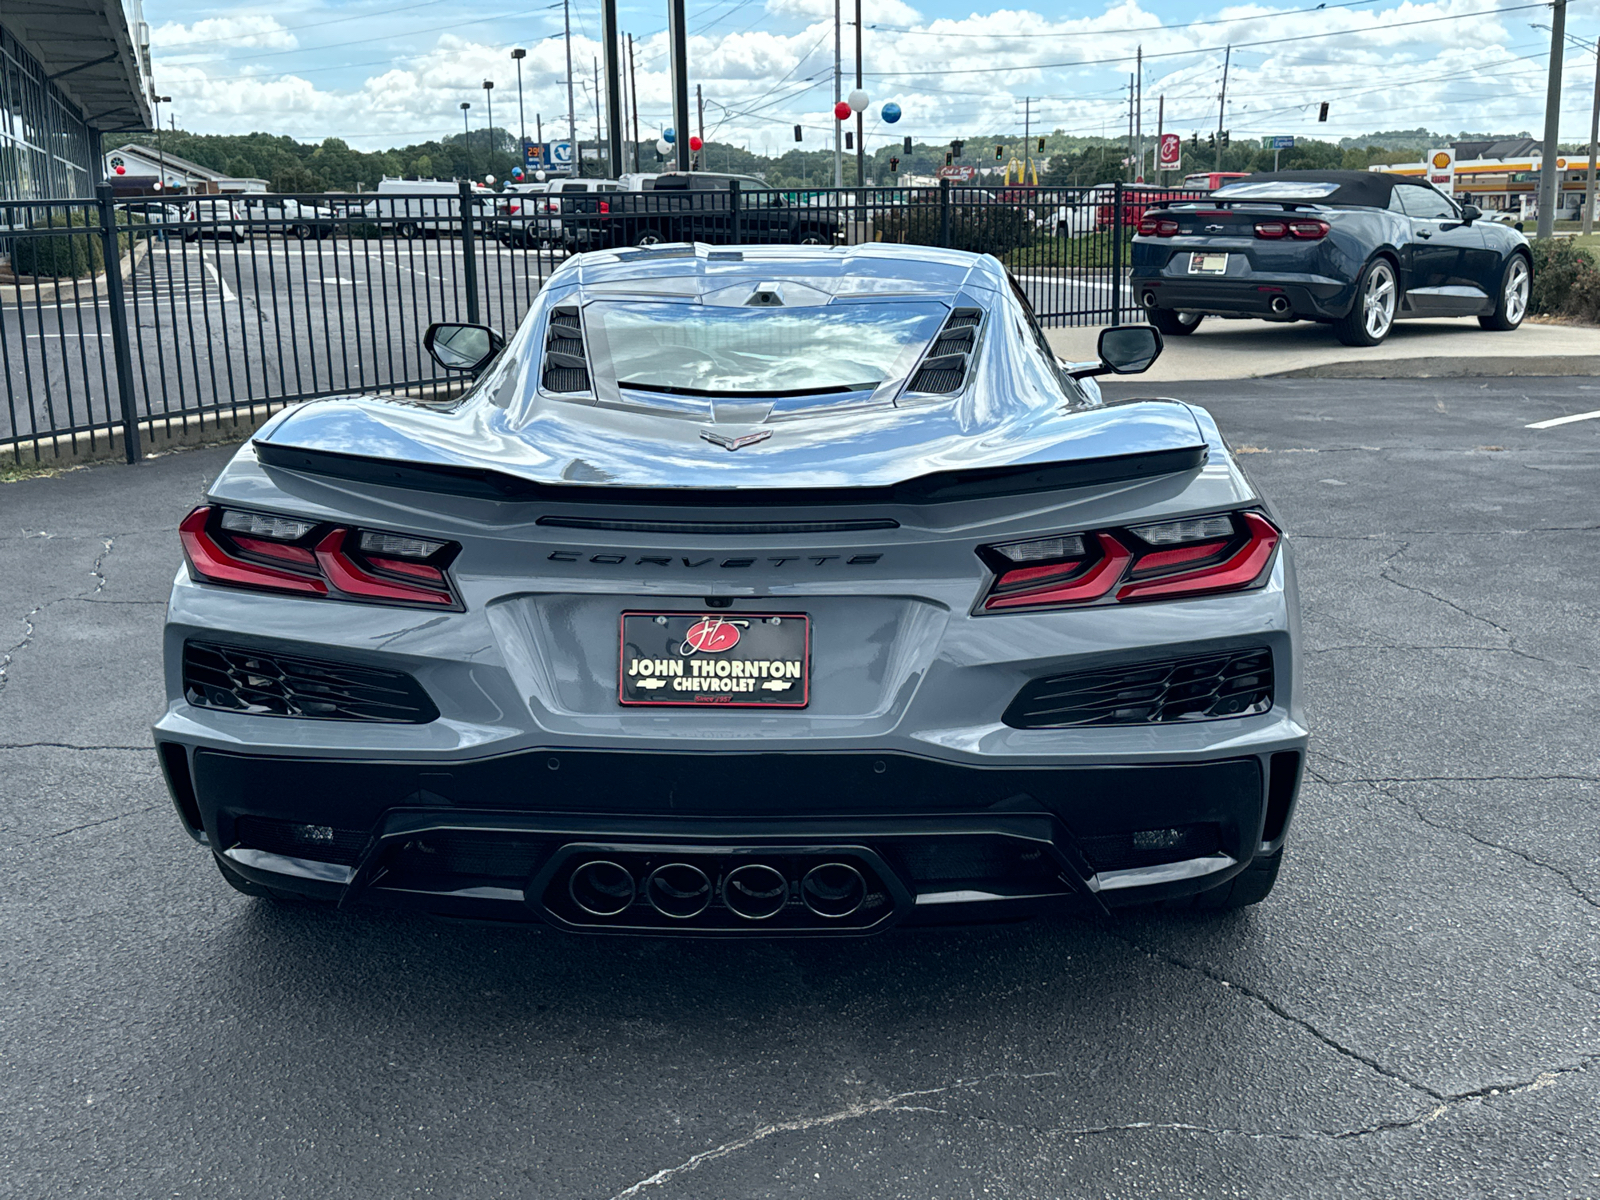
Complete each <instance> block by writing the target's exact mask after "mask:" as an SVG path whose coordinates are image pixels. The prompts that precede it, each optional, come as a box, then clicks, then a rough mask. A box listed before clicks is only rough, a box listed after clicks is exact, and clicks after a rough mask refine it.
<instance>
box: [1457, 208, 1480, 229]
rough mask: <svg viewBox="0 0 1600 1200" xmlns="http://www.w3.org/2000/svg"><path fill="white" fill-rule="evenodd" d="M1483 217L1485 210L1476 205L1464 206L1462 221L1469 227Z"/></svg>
mask: <svg viewBox="0 0 1600 1200" xmlns="http://www.w3.org/2000/svg"><path fill="white" fill-rule="evenodd" d="M1481 216H1483V209H1481V208H1479V207H1478V206H1477V205H1476V204H1463V205H1462V206H1461V219H1462V220H1463V221H1465V222H1466V223H1467V224H1468V225H1471V224H1472V223H1473V222H1474V221H1476V220H1477V219H1478V218H1479V217H1481Z"/></svg>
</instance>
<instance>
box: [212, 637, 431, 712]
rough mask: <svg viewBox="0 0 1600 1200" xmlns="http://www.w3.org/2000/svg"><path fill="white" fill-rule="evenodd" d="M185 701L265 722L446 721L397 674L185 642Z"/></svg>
mask: <svg viewBox="0 0 1600 1200" xmlns="http://www.w3.org/2000/svg"><path fill="white" fill-rule="evenodd" d="M183 693H184V698H185V699H186V700H188V702H189V703H190V704H193V705H196V706H197V707H200V708H220V709H224V710H226V711H228V712H240V713H250V714H252V715H255V716H266V717H304V718H310V719H312V720H320V721H380V722H384V723H387V724H402V725H425V724H427V723H428V722H429V721H436V720H438V718H439V710H438V709H437V708H435V707H434V703H433V701H432V700H430V699H429V698H428V694H427V693H426V692H425V691H423V690H422V685H421V684H419V683H418V682H417V681H416V680H415V679H413V678H411V676H409V675H403V674H401V673H400V672H398V671H380V670H377V669H375V668H373V667H356V666H351V665H349V664H347V663H335V662H324V661H321V660H318V659H311V658H300V657H297V656H295V655H289V654H278V653H266V652H263V651H260V650H250V649H246V648H245V647H243V646H224V645H218V644H216V643H213V642H185V643H184V646H183Z"/></svg>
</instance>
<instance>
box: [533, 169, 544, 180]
mask: <svg viewBox="0 0 1600 1200" xmlns="http://www.w3.org/2000/svg"><path fill="white" fill-rule="evenodd" d="M533 177H534V178H535V179H537V180H538V181H539V182H540V183H543V182H544V172H543V171H535V172H534V173H533Z"/></svg>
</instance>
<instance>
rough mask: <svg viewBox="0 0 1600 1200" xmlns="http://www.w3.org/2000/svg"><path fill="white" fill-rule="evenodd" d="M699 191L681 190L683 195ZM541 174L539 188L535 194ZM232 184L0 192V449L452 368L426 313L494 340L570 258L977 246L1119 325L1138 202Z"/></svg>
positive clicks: (913, 191) (723, 189) (115, 434)
mask: <svg viewBox="0 0 1600 1200" xmlns="http://www.w3.org/2000/svg"><path fill="white" fill-rule="evenodd" d="M702 185H704V186H702ZM555 187H559V185H555ZM555 187H553V188H552V190H551V191H549V192H544V193H507V194H500V195H496V194H493V193H488V192H483V191H481V190H472V189H469V187H468V186H467V185H466V184H462V185H460V187H459V189H458V190H457V191H455V192H437V191H434V192H426V191H418V192H416V193H396V194H388V193H385V194H380V195H372V194H367V195H322V194H319V195H293V196H291V195H245V196H201V197H170V198H166V199H161V200H157V199H148V198H147V199H137V200H123V199H113V198H112V196H111V193H110V190H109V189H108V188H102V189H101V192H100V195H99V197H98V198H97V199H94V200H60V201H56V200H51V201H13V202H5V203H3V204H0V373H3V375H4V379H5V384H4V393H3V399H4V403H3V405H0V456H4V457H0V462H3V461H4V458H6V457H8V458H11V459H13V460H15V461H49V460H51V459H60V458H65V457H68V456H72V457H79V456H82V455H83V453H84V451H85V450H87V451H88V452H89V453H90V454H93V453H94V452H95V451H100V450H106V449H110V448H116V449H119V450H120V451H121V452H122V454H123V455H125V456H126V458H127V459H128V461H130V462H132V461H135V460H136V459H138V458H139V457H140V455H141V454H142V453H144V451H145V446H146V443H147V442H149V441H151V440H152V439H160V438H161V437H163V435H167V436H170V435H171V434H172V433H173V431H174V429H181V430H183V431H185V432H186V433H187V434H190V435H192V434H194V433H195V432H198V433H199V434H200V435H201V436H203V435H204V432H205V430H206V428H207V427H208V425H213V426H214V425H218V424H221V423H222V422H238V421H241V420H245V421H251V420H255V419H259V418H260V417H262V416H264V415H266V414H267V413H268V412H270V411H272V410H274V409H276V408H278V407H281V406H283V405H285V404H289V403H294V402H296V401H299V400H306V399H311V398H313V397H318V396H329V395H338V394H342V393H350V392H374V391H384V392H403V393H407V394H412V395H417V396H420V397H427V396H431V395H437V394H439V393H440V392H441V390H443V389H448V388H450V387H451V386H452V385H453V384H454V383H456V381H455V380H454V379H453V377H447V376H445V375H444V373H443V372H441V371H439V370H438V369H437V368H436V367H435V366H434V364H433V362H432V360H431V359H430V358H429V357H428V356H427V355H426V354H425V353H424V352H423V350H422V334H423V331H424V330H426V328H427V327H428V325H429V324H431V323H432V322H434V321H442V320H466V321H474V322H478V321H481V322H483V323H486V324H490V325H494V326H496V327H498V328H500V329H501V330H502V331H505V332H508V333H509V332H510V330H511V329H512V328H514V327H515V326H516V325H517V323H518V322H520V321H521V319H522V317H523V315H524V314H525V313H526V312H527V310H528V307H529V306H530V304H531V303H532V301H533V298H534V296H535V295H537V294H538V291H539V289H540V287H541V286H543V283H544V280H545V279H546V278H547V277H548V276H549V274H550V273H551V272H552V271H553V270H555V268H556V267H557V266H559V265H560V263H561V262H562V261H563V260H564V259H565V257H566V256H567V255H568V254H569V253H572V252H576V251H582V250H588V249H600V248H615V247H621V246H637V245H651V244H655V243H658V242H664V241H681V240H686V239H693V240H698V241H704V242H710V243H713V244H750V243H799V244H846V243H848V244H856V243H861V242H903V243H913V244H917V245H924V246H941V247H946V248H950V249H956V250H969V251H976V252H980V253H989V254H994V255H995V256H996V257H998V258H999V259H1000V260H1001V261H1002V262H1004V263H1005V264H1006V266H1007V267H1008V268H1009V269H1010V270H1011V273H1012V275H1013V276H1014V278H1015V279H1016V280H1017V284H1018V287H1019V288H1020V289H1021V290H1022V292H1023V294H1024V295H1026V296H1027V298H1028V300H1029V301H1030V302H1031V303H1032V305H1033V307H1034V310H1035V312H1036V314H1037V315H1038V317H1039V319H1040V320H1041V322H1043V323H1044V324H1046V325H1064V324H1114V323H1117V322H1118V321H1119V320H1121V319H1123V318H1124V317H1127V316H1129V315H1131V313H1132V312H1133V311H1134V310H1133V305H1132V303H1131V297H1130V296H1129V295H1128V294H1127V286H1126V274H1127V272H1126V264H1127V258H1128V243H1129V239H1130V238H1131V237H1132V234H1133V231H1134V228H1135V227H1136V226H1137V223H1138V219H1139V217H1140V216H1141V215H1142V213H1143V210H1144V208H1145V207H1146V206H1148V205H1149V204H1151V203H1153V202H1155V200H1157V199H1180V198H1189V197H1190V196H1193V195H1195V194H1194V193H1181V192H1178V191H1173V190H1167V191H1160V192H1152V191H1147V190H1136V189H1132V188H1124V187H1123V186H1122V185H1108V186H1104V187H1100V188H1093V189H1059V188H1030V187H1020V186H1018V187H1010V188H979V187H970V188H969V187H952V186H950V185H949V184H948V183H946V184H943V185H941V186H940V187H937V188H921V189H918V188H848V189H842V190H835V189H826V190H820V191H804V192H783V191H769V190H761V189H751V188H748V187H746V188H743V189H741V187H740V185H739V183H738V182H737V181H734V182H731V183H729V182H713V180H712V179H710V178H707V179H704V180H701V179H696V180H694V181H693V186H692V187H691V188H690V189H688V190H681V191H668V190H665V189H663V190H660V191H655V192H626V191H611V192H598V191H584V192H565V191H557V190H555Z"/></svg>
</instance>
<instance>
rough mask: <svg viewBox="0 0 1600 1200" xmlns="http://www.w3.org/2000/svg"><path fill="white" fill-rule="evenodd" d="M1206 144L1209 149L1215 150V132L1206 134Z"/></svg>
mask: <svg viewBox="0 0 1600 1200" xmlns="http://www.w3.org/2000/svg"><path fill="white" fill-rule="evenodd" d="M1206 146H1207V147H1208V148H1209V149H1212V150H1215V149H1216V148H1217V135H1216V134H1214V133H1208V134H1206Z"/></svg>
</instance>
